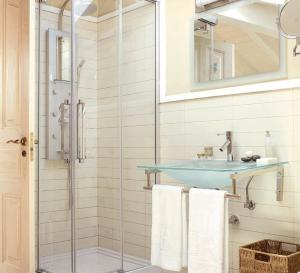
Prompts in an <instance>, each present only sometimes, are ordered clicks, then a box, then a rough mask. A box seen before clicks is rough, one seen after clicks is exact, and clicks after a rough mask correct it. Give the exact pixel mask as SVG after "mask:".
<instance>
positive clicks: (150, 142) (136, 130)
mask: <svg viewBox="0 0 300 273" xmlns="http://www.w3.org/2000/svg"><path fill="white" fill-rule="evenodd" d="M135 7H136V8H135V9H132V10H129V11H128V12H126V13H124V15H123V35H122V36H123V45H122V59H123V61H122V68H121V70H122V73H121V75H122V76H121V104H122V145H123V153H122V154H123V158H122V159H123V164H122V174H123V183H122V186H123V187H122V191H123V202H122V207H123V226H124V255H125V257H134V259H135V260H136V261H138V262H139V263H137V267H138V266H146V265H147V264H148V263H149V262H148V261H149V260H150V252H151V251H150V247H151V245H150V241H151V193H149V192H146V191H144V190H143V186H144V185H145V174H144V172H141V171H140V170H138V169H137V165H139V164H141V163H146V162H148V163H150V162H151V163H154V162H155V160H156V158H155V157H156V154H155V150H156V65H155V64H156V50H155V43H156V36H155V33H156V25H155V21H156V20H155V19H156V18H155V16H156V6H155V4H153V3H150V1H149V2H148V1H140V2H139V3H138V4H137V5H136V6H135Z"/></svg>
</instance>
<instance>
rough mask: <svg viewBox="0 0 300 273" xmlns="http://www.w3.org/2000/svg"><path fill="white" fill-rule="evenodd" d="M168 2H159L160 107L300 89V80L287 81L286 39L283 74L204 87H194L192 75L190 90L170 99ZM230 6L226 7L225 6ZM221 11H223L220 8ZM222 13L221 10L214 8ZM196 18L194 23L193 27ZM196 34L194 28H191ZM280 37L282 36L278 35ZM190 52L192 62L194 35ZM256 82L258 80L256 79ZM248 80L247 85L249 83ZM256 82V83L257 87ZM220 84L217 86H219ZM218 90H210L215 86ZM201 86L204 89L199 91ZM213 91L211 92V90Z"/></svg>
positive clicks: (272, 74) (241, 79) (222, 82)
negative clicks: (199, 100) (168, 77)
mask: <svg viewBox="0 0 300 273" xmlns="http://www.w3.org/2000/svg"><path fill="white" fill-rule="evenodd" d="M165 1H167V0H160V3H159V16H158V18H157V20H158V23H159V43H158V44H159V55H160V73H159V75H160V76H159V77H160V103H165V102H172V101H181V100H190V99H201V98H209V97H217V96H227V95H238V94H247V93H257V92H267V91H276V90H283V89H292V88H299V87H300V78H294V79H288V78H287V76H288V75H287V62H286V60H287V42H286V40H285V38H284V37H282V36H281V37H280V47H281V48H280V63H281V65H280V71H277V72H272V73H263V74H261V75H254V76H253V75H252V76H246V77H240V78H236V79H228V80H222V81H219V83H218V81H216V82H211V83H208V84H206V86H204V85H203V83H200V84H197V83H196V84H195V83H194V73H191V80H192V82H191V87H192V88H191V90H183V91H182V92H181V93H178V94H174V95H168V93H167V90H166V87H167V78H166V69H167V67H166V59H165V58H163V57H162V56H164V57H165V56H166V35H165V34H166V24H165ZM242 1H243V0H238V1H234V2H233V3H230V5H239V4H240V2H242ZM225 6H227V5H225ZM220 8H224V6H221V7H220ZM215 10H219V8H218V7H217V8H215ZM195 18H196V17H194V18H193V19H192V20H191V19H189V20H190V21H191V25H192V24H193V23H194V19H195ZM190 29H191V30H193V27H191V28H190ZM278 35H280V34H278ZM190 37H191V38H190V39H191V40H192V41H191V43H190V44H191V48H192V50H190V56H191V60H193V59H192V58H193V55H194V39H193V37H194V34H193V35H190ZM193 64H194V62H191V65H192V66H193V69H192V70H191V71H192V72H193V71H194V65H193ZM254 78H255V79H254ZM233 80H234V86H232V84H231V85H227V86H226V87H223V86H224V82H228V81H230V82H232V81H233ZM246 80H247V81H246ZM254 82H255V83H254ZM216 83H217V84H216ZM214 84H215V86H212V87H211V86H209V85H214ZM200 85H201V87H200ZM209 87H210V88H209Z"/></svg>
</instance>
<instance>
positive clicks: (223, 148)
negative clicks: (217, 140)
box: [219, 139, 231, 152]
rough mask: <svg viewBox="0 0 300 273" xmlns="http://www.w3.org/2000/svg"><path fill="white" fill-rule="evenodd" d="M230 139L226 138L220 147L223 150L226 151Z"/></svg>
mask: <svg viewBox="0 0 300 273" xmlns="http://www.w3.org/2000/svg"><path fill="white" fill-rule="evenodd" d="M230 143H231V142H230V140H228V139H227V140H226V141H225V143H224V144H223V145H222V146H221V148H220V149H219V150H220V151H221V152H224V150H225V148H227V147H228V146H229V145H230Z"/></svg>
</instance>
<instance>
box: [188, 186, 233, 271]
mask: <svg viewBox="0 0 300 273" xmlns="http://www.w3.org/2000/svg"><path fill="white" fill-rule="evenodd" d="M225 194H226V192H225V191H217V190H204V189H195V188H194V189H191V190H190V196H189V199H190V201H189V212H190V213H189V238H188V244H189V247H188V269H189V273H228V228H229V227H228V199H227V198H225Z"/></svg>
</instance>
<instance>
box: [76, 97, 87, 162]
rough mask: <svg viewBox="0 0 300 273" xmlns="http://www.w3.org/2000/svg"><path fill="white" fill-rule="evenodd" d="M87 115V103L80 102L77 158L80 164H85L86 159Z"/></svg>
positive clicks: (78, 105) (78, 108)
mask: <svg viewBox="0 0 300 273" xmlns="http://www.w3.org/2000/svg"><path fill="white" fill-rule="evenodd" d="M85 114H86V108H85V103H84V102H83V101H82V100H79V101H78V104H77V158H78V160H79V163H84V160H85V159H86V131H85V130H86V128H85Z"/></svg>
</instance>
